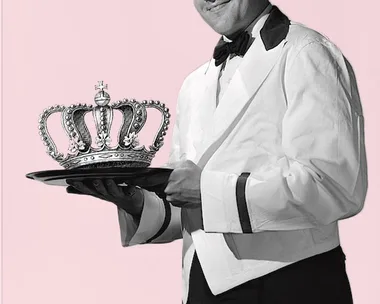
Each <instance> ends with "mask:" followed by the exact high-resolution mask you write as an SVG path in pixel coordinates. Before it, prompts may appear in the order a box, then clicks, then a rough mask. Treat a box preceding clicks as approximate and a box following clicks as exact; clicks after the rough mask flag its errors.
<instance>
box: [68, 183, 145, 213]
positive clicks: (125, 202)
mask: <svg viewBox="0 0 380 304" xmlns="http://www.w3.org/2000/svg"><path fill="white" fill-rule="evenodd" d="M67 183H68V184H69V185H70V186H69V187H68V188H67V189H66V191H67V192H68V193H75V194H86V195H91V196H93V197H96V198H99V199H102V200H106V201H109V202H112V203H114V204H115V205H116V206H118V207H120V208H122V209H124V210H125V211H126V212H128V213H129V214H131V215H133V216H135V217H137V218H139V217H140V216H141V213H142V209H143V205H144V194H143V192H142V190H141V189H139V188H136V187H134V186H125V187H124V186H118V185H117V184H116V183H115V181H114V180H112V179H107V180H104V181H103V180H100V179H95V180H93V181H92V182H86V183H84V182H78V181H69V180H68V181H67Z"/></svg>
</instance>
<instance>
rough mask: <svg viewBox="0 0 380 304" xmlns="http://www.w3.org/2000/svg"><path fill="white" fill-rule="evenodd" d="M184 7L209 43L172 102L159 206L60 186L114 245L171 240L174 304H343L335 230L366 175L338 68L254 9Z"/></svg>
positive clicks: (311, 39)
mask: <svg viewBox="0 0 380 304" xmlns="http://www.w3.org/2000/svg"><path fill="white" fill-rule="evenodd" d="M194 4H195V7H196V9H197V10H198V12H199V13H200V15H201V16H202V18H203V19H204V20H205V21H206V23H207V24H208V25H209V26H211V27H212V28H213V29H214V30H215V31H216V32H217V33H219V34H220V35H221V38H220V41H219V42H218V44H217V45H216V47H215V50H214V56H213V58H212V59H211V60H209V61H208V62H206V63H205V64H203V65H202V66H200V67H199V68H198V69H196V70H195V71H194V72H192V73H191V74H190V75H189V76H188V77H187V78H186V79H185V81H184V83H183V85H182V88H181V90H180V93H179V98H178V105H177V120H176V124H175V127H174V130H173V141H172V149H171V154H170V159H169V164H171V165H172V167H173V168H174V170H173V172H172V174H171V175H170V178H169V182H168V185H167V187H166V189H165V193H166V195H167V197H166V200H162V199H160V198H159V197H158V196H157V195H156V194H154V193H151V192H148V191H146V190H143V189H139V188H134V187H131V186H130V187H119V186H118V185H116V183H115V182H114V181H112V180H95V181H94V182H93V184H84V183H75V184H73V187H74V188H76V189H77V190H79V191H80V192H82V193H84V194H89V195H93V196H95V197H99V198H101V199H104V200H108V201H111V202H113V203H115V204H116V205H117V206H118V215H119V223H120V229H121V238H122V244H123V246H132V245H135V244H144V243H151V242H153V243H166V242H171V241H173V240H176V239H180V238H183V303H184V304H195V303H250V304H280V303H281V304H286V303H289V304H305V303H308V304H313V303H316V304H317V303H318V304H321V303H323V304H329V303H334V304H337V303H340V304H348V303H352V295H351V290H350V284H349V280H348V278H347V274H346V270H345V255H344V253H343V251H342V248H341V246H340V242H339V231H338V224H337V222H338V220H341V219H344V218H348V217H352V216H354V215H356V214H357V213H359V212H360V211H361V209H362V208H363V203H364V200H365V196H366V192H367V164H366V153H365V144H364V119H363V113H362V107H361V103H360V98H359V94H358V90H357V86H356V81H355V76H354V73H353V71H352V68H351V66H350V64H349V62H348V61H347V60H346V58H345V57H344V56H343V55H342V53H341V51H340V50H339V49H338V48H337V47H336V46H335V45H334V44H333V43H332V42H331V41H330V40H329V39H328V38H326V37H324V36H323V35H321V34H319V33H317V32H315V31H313V30H311V29H309V28H307V27H305V26H303V25H300V24H297V23H294V22H292V21H290V20H289V19H288V18H287V17H286V15H284V14H283V13H282V12H281V11H280V10H279V9H278V8H277V7H275V6H272V5H271V4H270V3H269V2H268V1H267V0H213V1H211V0H194ZM194 47H196V46H194ZM68 191H69V192H73V189H72V188H68Z"/></svg>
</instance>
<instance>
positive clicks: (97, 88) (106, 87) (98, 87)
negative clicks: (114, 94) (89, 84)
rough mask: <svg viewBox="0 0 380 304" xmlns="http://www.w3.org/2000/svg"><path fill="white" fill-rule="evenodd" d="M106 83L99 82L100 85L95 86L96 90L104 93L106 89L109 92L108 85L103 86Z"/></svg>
mask: <svg viewBox="0 0 380 304" xmlns="http://www.w3.org/2000/svg"><path fill="white" fill-rule="evenodd" d="M103 83H104V81H98V84H97V85H95V90H100V91H103V90H104V89H106V90H108V84H103Z"/></svg>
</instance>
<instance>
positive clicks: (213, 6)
mask: <svg viewBox="0 0 380 304" xmlns="http://www.w3.org/2000/svg"><path fill="white" fill-rule="evenodd" d="M230 1H231V0H227V1H221V2H219V3H217V4H214V5H211V6H209V7H208V8H207V11H209V12H213V11H217V10H218V9H221V8H223V7H224V6H225V5H226V4H227V3H229V2H230Z"/></svg>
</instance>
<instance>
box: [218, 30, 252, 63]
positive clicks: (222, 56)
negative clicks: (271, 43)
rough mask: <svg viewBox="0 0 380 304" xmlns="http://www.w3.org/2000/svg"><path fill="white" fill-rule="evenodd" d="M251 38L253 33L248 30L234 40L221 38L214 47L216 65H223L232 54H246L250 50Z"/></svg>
mask: <svg viewBox="0 0 380 304" xmlns="http://www.w3.org/2000/svg"><path fill="white" fill-rule="evenodd" d="M250 39H251V35H250V34H248V33H247V32H242V33H241V34H240V35H239V36H237V37H236V38H235V39H234V40H233V41H232V42H225V41H224V40H223V38H220V40H219V42H218V44H217V45H216V47H215V49H214V59H215V65H216V66H218V65H221V64H222V63H223V62H225V61H226V60H227V58H228V56H229V55H231V54H234V55H238V56H244V55H245V53H246V52H247V50H248V47H249V41H250Z"/></svg>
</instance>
